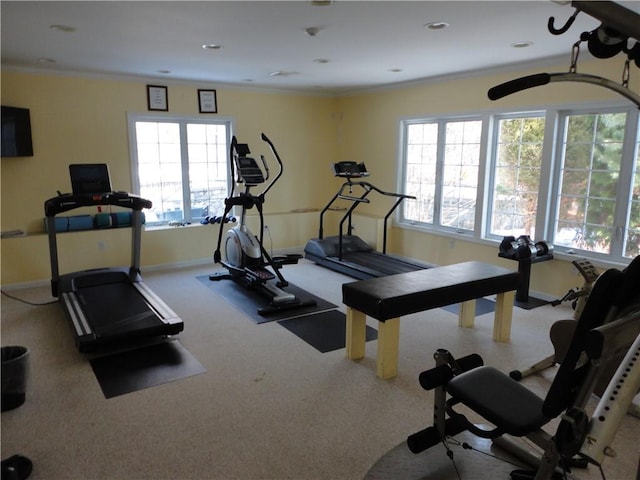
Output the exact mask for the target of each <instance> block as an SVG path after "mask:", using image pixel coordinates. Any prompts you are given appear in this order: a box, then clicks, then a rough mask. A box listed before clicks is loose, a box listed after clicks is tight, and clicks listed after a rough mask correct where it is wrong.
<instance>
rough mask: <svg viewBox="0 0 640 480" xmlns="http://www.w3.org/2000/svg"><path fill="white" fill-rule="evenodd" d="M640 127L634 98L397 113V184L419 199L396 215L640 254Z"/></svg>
mask: <svg viewBox="0 0 640 480" xmlns="http://www.w3.org/2000/svg"><path fill="white" fill-rule="evenodd" d="M639 130H640V129H639V126H638V111H637V109H635V108H633V107H611V108H604V107H598V108H590V107H584V108H581V109H573V110H558V109H548V110H543V111H539V112H526V113H525V112H501V113H496V114H494V115H485V116H483V117H478V116H477V115H470V116H468V117H458V118H456V119H446V118H442V119H440V118H433V119H424V120H422V119H411V120H403V121H402V122H401V136H402V140H401V146H402V148H401V162H402V169H401V172H402V173H401V175H402V176H401V179H400V185H401V189H402V193H405V194H407V195H412V196H415V197H416V199H415V200H407V201H405V203H404V204H403V207H402V209H401V210H400V211H399V221H400V224H405V225H413V226H417V227H419V228H426V229H430V230H435V231H441V232H442V233H444V234H456V233H464V234H470V236H472V237H473V238H475V239H477V240H493V241H496V240H501V239H502V237H504V236H514V237H518V236H520V235H528V236H530V237H531V238H532V239H533V240H534V241H539V240H545V241H547V242H549V243H551V244H553V245H554V247H555V252H556V253H568V254H580V255H585V256H589V257H592V258H593V257H597V258H599V259H601V260H611V261H614V262H625V261H626V259H629V258H632V257H634V256H636V255H639V254H640V166H639V163H640V153H639V150H640V140H639V138H640V133H639ZM485 185H486V186H485Z"/></svg>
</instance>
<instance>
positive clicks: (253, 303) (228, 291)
mask: <svg viewBox="0 0 640 480" xmlns="http://www.w3.org/2000/svg"><path fill="white" fill-rule="evenodd" d="M196 278H197V279H198V280H200V281H201V282H202V283H204V284H205V285H206V286H207V287H209V288H210V289H211V291H213V292H215V293H216V294H218V295H220V296H221V297H223V298H224V299H225V300H226V301H227V302H229V303H230V304H232V305H233V306H234V307H236V308H237V309H238V310H241V311H242V312H244V313H245V314H246V315H247V316H249V317H250V318H251V319H252V320H253V321H254V322H256V323H258V324H260V323H266V322H273V321H276V320H285V319H287V318H293V317H299V316H301V315H309V314H311V313H315V312H323V311H326V310H331V309H333V308H336V306H337V305H334V304H333V303H331V302H327V301H326V300H323V299H322V298H320V297H317V296H315V295H313V294H312V293H309V292H307V291H306V290H303V289H302V288H299V287H296V286H295V285H292V284H289V286H287V287H286V288H284V289H283V290H285V291H287V292H289V293H293V294H294V295H295V296H296V298H298V299H299V300H301V301H308V300H313V301H315V303H316V304H315V305H313V306H306V307H301V308H295V309H292V310H282V311H279V312H274V313H270V314H268V315H260V314H259V313H258V309H260V308H266V307H268V306H269V302H268V300H267V299H266V298H265V297H264V296H262V295H260V294H259V293H258V292H256V291H255V290H252V289H249V288H245V287H243V286H242V285H238V284H237V283H236V282H234V281H233V280H228V279H227V280H216V281H211V280H209V276H208V275H201V276H198V277H196Z"/></svg>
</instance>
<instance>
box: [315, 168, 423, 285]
mask: <svg viewBox="0 0 640 480" xmlns="http://www.w3.org/2000/svg"><path fill="white" fill-rule="evenodd" d="M333 173H334V175H335V176H336V177H341V178H346V180H347V181H346V182H345V183H343V184H342V186H341V187H340V189H339V190H338V193H336V194H335V195H334V196H333V198H332V199H331V200H330V201H329V203H327V205H326V206H325V207H324V208H323V209H322V211H321V212H320V229H319V232H318V238H313V239H311V240H309V241H308V242H307V245H306V246H305V247H304V253H305V257H306V258H307V259H309V260H311V261H313V262H315V263H317V264H318V265H321V266H323V267H326V268H329V269H331V270H335V271H337V272H340V273H344V274H346V275H349V276H350V277H354V278H357V279H360V280H364V279H367V278H376V277H383V276H385V275H392V274H396V273H405V272H413V271H415V270H423V269H425V268H432V267H434V266H435V265H431V264H428V263H424V262H420V261H418V260H414V259H410V258H406V257H401V256H399V255H392V254H388V253H387V221H388V219H389V217H390V216H391V214H392V213H393V212H394V211H395V209H396V208H397V207H398V206H399V205H400V203H402V201H403V200H404V199H406V198H410V199H415V197H412V196H410V195H404V194H401V193H392V192H385V191H382V190H380V189H379V188H378V187H376V186H375V185H372V184H371V183H369V182H366V181H356V182H354V181H353V179H354V178H362V177H368V176H369V172H368V171H367V167H366V166H365V164H364V163H359V164H357V163H356V162H350V161H344V162H338V163H334V164H333ZM354 188H358V189H360V190H361V192H362V193H361V194H360V195H359V196H358V195H354V192H353V190H354ZM371 192H377V193H379V194H381V195H384V196H387V197H392V198H395V199H396V200H395V203H394V204H393V206H392V207H391V209H389V211H388V212H387V214H386V215H385V217H384V228H383V241H382V252H378V251H376V250H374V249H373V248H372V247H371V246H370V245H369V244H367V243H366V242H365V241H364V240H362V239H361V238H360V237H358V236H356V235H353V224H352V220H351V216H352V214H353V211H354V210H355V209H356V207H357V206H358V205H360V204H361V203H369V202H370V201H369V199H368V198H367V197H368V195H369V194H370V193H371ZM336 200H346V201H348V202H351V207H349V208H348V209H347V211H346V213H345V214H344V216H343V217H342V219H341V220H340V229H339V233H338V235H337V236H331V237H326V238H325V237H324V215H325V213H326V212H327V211H328V210H329V209H330V208H331V207H332V205H333V203H334V202H335V201H336ZM345 222H347V234H346V235H344V234H343V229H344V223H345Z"/></svg>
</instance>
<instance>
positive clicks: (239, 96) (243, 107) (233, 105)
mask: <svg viewBox="0 0 640 480" xmlns="http://www.w3.org/2000/svg"><path fill="white" fill-rule="evenodd" d="M148 83H153V84H157V83H161V84H165V85H167V86H168V98H169V112H168V113H167V114H168V115H194V116H197V115H199V114H198V106H197V89H198V88H215V86H211V85H197V86H196V85H185V84H172V83H169V82H166V83H162V82H158V81H157V80H155V81H153V82H148ZM145 85H146V83H145V82H144V81H121V80H108V79H100V78H84V77H71V76H60V75H41V74H31V73H23V72H8V71H3V72H2V104H3V105H14V106H20V107H26V108H29V109H30V111H31V124H32V130H33V147H34V156H33V157H25V158H3V159H2V161H1V163H0V166H1V177H2V190H1V205H2V214H1V228H2V231H6V230H13V229H21V230H23V231H25V232H27V234H28V236H27V237H20V238H10V239H2V252H1V253H2V258H1V261H2V270H1V273H2V278H1V281H2V284H3V285H7V284H14V283H22V282H33V281H40V280H46V279H48V278H49V277H50V269H49V260H48V259H49V253H48V244H47V237H46V235H45V234H44V233H43V232H44V224H43V217H44V210H43V203H44V200H46V199H47V198H50V197H52V196H55V195H56V191H57V190H60V191H62V192H68V191H70V189H71V185H70V181H69V174H68V167H67V166H68V164H70V163H87V162H93V163H107V164H108V165H109V169H110V172H111V177H112V184H113V187H114V189H117V190H130V189H131V167H130V162H129V143H128V136H127V113H130V112H131V113H147V104H146V101H147V100H146V86H145ZM217 100H218V112H219V113H218V116H220V117H225V118H231V119H232V121H233V125H234V129H235V130H234V133H235V134H236V135H237V136H238V138H239V140H240V141H244V142H247V143H249V145H250V147H251V148H252V151H253V153H255V154H259V153H264V154H265V156H266V157H267V158H268V159H269V157H270V152H269V150H268V147H267V146H266V144H264V143H263V142H262V140H260V133H262V132H264V133H266V134H267V135H268V136H269V138H270V139H271V140H272V141H273V143H274V144H275V146H276V148H277V150H278V153H279V154H280V156H281V158H282V160H283V162H284V163H285V173H284V175H283V176H282V178H281V179H280V181H279V183H278V185H277V186H276V187H274V188H273V189H272V190H271V191H270V192H269V194H268V198H267V203H266V204H265V212H266V213H267V224H272V225H270V231H272V232H273V233H272V237H273V239H274V248H280V249H284V248H293V247H299V246H300V245H304V243H305V242H306V239H308V238H310V237H311V236H313V235H315V233H316V230H317V219H316V217H315V216H313V217H312V215H311V214H304V213H291V211H292V210H299V209H302V210H305V209H313V208H317V207H318V205H321V204H322V203H323V202H324V201H325V199H326V190H327V188H325V185H327V184H328V185H331V186H330V187H329V190H330V189H332V188H333V186H332V185H333V178H332V177H331V175H330V173H329V172H330V169H329V166H330V163H331V161H332V160H333V159H334V158H335V157H336V129H335V119H334V117H335V115H334V114H333V112H334V110H335V106H336V103H337V100H336V99H333V98H329V97H323V96H313V95H299V94H286V93H262V92H255V91H248V90H233V89H220V88H218V89H217ZM160 115H162V113H161V114H160ZM207 116H208V117H212V118H215V116H214V115H207ZM310 178H311V179H313V181H309V179H310ZM222 208H223V206H221V209H222ZM76 213H87V212H86V211H83V210H82V209H80V210H76V211H74V212H73V213H70V214H76ZM92 213H93V212H92ZM220 213H222V212H220ZM129 235H130V233H129V230H128V229H124V230H122V231H91V232H82V233H71V234H62V235H59V236H58V241H59V244H60V262H61V271H62V272H65V271H74V270H80V269H86V268H94V267H100V266H113V265H128V264H129V261H130V253H129V252H130V242H129V238H130V237H129ZM216 236H217V227H214V226H206V227H205V226H200V225H198V226H192V227H188V228H181V229H168V230H167V229H165V230H147V231H146V232H145V233H144V236H143V252H142V262H143V266H149V265H164V264H175V263H185V262H186V263H188V262H193V261H206V259H209V258H212V255H213V250H214V248H215V240H216ZM65 262H66V264H65Z"/></svg>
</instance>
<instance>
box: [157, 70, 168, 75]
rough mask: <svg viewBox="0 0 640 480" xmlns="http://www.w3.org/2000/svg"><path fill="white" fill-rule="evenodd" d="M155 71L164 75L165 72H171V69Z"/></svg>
mask: <svg viewBox="0 0 640 480" xmlns="http://www.w3.org/2000/svg"><path fill="white" fill-rule="evenodd" d="M156 72H158V73H162V74H164V75H166V74H167V73H171V70H156Z"/></svg>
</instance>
